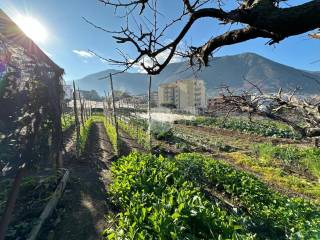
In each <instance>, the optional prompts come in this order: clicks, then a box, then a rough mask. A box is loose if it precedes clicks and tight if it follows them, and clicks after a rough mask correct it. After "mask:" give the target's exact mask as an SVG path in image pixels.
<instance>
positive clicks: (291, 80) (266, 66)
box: [76, 53, 320, 96]
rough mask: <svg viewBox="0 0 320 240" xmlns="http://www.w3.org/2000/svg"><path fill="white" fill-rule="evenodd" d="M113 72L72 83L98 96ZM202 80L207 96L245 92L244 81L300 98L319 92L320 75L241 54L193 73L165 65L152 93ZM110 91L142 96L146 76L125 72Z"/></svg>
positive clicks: (183, 64)
mask: <svg viewBox="0 0 320 240" xmlns="http://www.w3.org/2000/svg"><path fill="white" fill-rule="evenodd" d="M115 72H117V70H115V69H107V70H104V71H100V72H97V73H93V74H89V75H87V76H85V77H83V78H81V79H78V80H76V81H77V83H78V84H79V87H80V88H81V89H83V90H91V89H94V90H97V91H98V92H99V94H100V95H103V94H104V93H103V91H104V90H106V91H109V86H108V85H109V84H107V80H105V81H104V80H98V79H99V78H101V77H104V76H107V75H109V73H115ZM192 78H193V79H194V78H199V79H203V80H204V81H205V82H206V89H207V93H208V95H209V96H210V95H215V94H216V93H217V91H218V89H219V87H221V86H222V85H228V86H230V87H231V88H238V89H243V88H248V87H249V84H248V81H250V82H253V83H254V84H257V85H259V86H260V87H261V88H262V89H263V90H265V91H268V92H275V91H278V89H279V88H280V87H281V88H283V89H284V90H288V91H289V90H290V89H294V88H296V87H300V88H302V91H301V92H302V93H303V94H316V93H319V92H320V72H310V71H306V70H302V69H297V68H294V67H290V66H287V65H284V64H281V63H278V62H275V61H272V60H270V59H268V58H265V57H263V56H260V55H258V54H255V53H242V54H237V55H228V56H223V57H215V58H213V59H212V60H211V61H210V65H209V66H208V67H205V68H203V69H202V70H201V71H199V72H196V73H195V74H194V72H193V71H192V70H191V69H190V68H188V64H187V62H177V63H171V64H169V65H168V66H167V67H166V68H165V69H164V70H163V71H162V72H161V74H159V75H156V76H153V80H152V85H153V87H152V89H153V90H156V89H157V86H158V85H159V84H160V83H165V82H172V81H175V80H179V79H192ZM113 79H114V88H115V89H117V90H122V91H127V92H130V93H132V94H142V93H146V91H147V79H148V76H147V75H146V74H144V73H130V72H125V73H121V74H117V75H114V77H113Z"/></svg>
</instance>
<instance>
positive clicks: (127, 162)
mask: <svg viewBox="0 0 320 240" xmlns="http://www.w3.org/2000/svg"><path fill="white" fill-rule="evenodd" d="M112 173H113V177H114V182H113V184H112V185H111V187H110V191H111V194H112V197H113V200H114V202H115V203H116V205H118V206H119V208H120V210H121V212H120V214H119V215H118V218H117V224H116V226H115V227H113V228H109V229H107V230H106V231H105V233H106V234H107V235H108V237H109V239H123V238H124V237H125V236H126V237H127V238H128V239H253V238H258V239H319V237H320V209H319V206H317V205H315V204H313V203H311V202H308V201H306V200H303V199H300V198H288V197H286V196H283V195H280V194H279V193H276V192H274V191H272V190H270V189H269V188H268V187H267V186H266V185H265V184H264V183H262V182H261V181H259V180H258V179H257V178H255V177H254V176H252V175H250V174H248V173H246V172H243V171H240V170H236V169H234V168H233V167H231V166H229V165H227V164H225V163H223V162H220V161H217V160H214V159H212V158H210V157H205V156H203V155H200V154H180V155H178V156H176V157H175V158H174V159H167V158H163V157H161V156H160V157H155V156H151V155H140V154H137V153H133V154H131V155H129V156H127V157H124V158H121V159H119V160H118V161H117V162H114V163H113V165H112ZM207 188H209V189H210V188H211V189H215V191H220V192H221V193H223V194H224V196H227V197H228V198H230V199H232V200H233V201H234V202H235V203H237V204H238V205H240V206H241V207H242V209H244V210H243V212H242V213H240V214H238V215H234V214H232V213H230V212H228V211H227V210H225V209H224V208H223V207H222V205H221V204H219V202H213V201H212V200H208V198H207V197H206V196H205V195H203V191H204V189H207Z"/></svg>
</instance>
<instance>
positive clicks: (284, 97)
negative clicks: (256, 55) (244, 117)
mask: <svg viewBox="0 0 320 240" xmlns="http://www.w3.org/2000/svg"><path fill="white" fill-rule="evenodd" d="M254 89H255V91H249V90H245V91H242V92H241V93H239V92H238V93H236V92H234V91H232V90H231V89H230V88H228V87H225V88H224V89H223V91H222V92H221V98H222V101H223V103H224V104H225V105H226V106H232V107H233V108H234V109H236V110H237V111H239V112H245V113H249V115H250V116H252V115H258V116H262V117H265V118H269V119H272V120H276V121H280V122H283V123H285V124H288V125H289V126H291V127H292V128H293V129H294V130H295V131H297V132H298V133H299V134H301V136H302V137H319V136H320V100H319V99H316V98H310V99H306V98H303V99H301V98H299V97H297V96H296V92H297V90H298V89H294V90H292V91H291V92H288V93H284V92H283V90H282V89H280V90H279V92H278V93H276V94H268V93H264V92H263V91H262V90H261V89H260V88H259V87H258V86H256V85H254Z"/></svg>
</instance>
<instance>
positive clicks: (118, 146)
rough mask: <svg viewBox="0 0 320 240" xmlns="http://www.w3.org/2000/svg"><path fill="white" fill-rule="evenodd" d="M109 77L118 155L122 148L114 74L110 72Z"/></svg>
mask: <svg viewBox="0 0 320 240" xmlns="http://www.w3.org/2000/svg"><path fill="white" fill-rule="evenodd" d="M109 77H110V87H111V96H112V114H113V122H114V126H115V128H116V143H117V152H116V155H118V154H119V148H120V144H119V129H118V121H117V116H116V105H115V101H114V92H113V81H112V75H111V73H110V75H109Z"/></svg>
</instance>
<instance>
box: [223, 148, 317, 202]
mask: <svg viewBox="0 0 320 240" xmlns="http://www.w3.org/2000/svg"><path fill="white" fill-rule="evenodd" d="M226 156H228V157H230V158H231V159H232V160H233V161H234V162H235V163H236V164H237V165H240V166H242V167H244V168H248V169H250V170H251V171H253V172H255V173H257V174H259V175H260V177H261V178H262V179H263V180H265V181H267V182H270V183H272V184H276V185H277V186H279V187H281V188H284V189H289V190H291V191H293V192H297V193H301V194H304V195H307V196H309V197H312V198H314V199H315V200H317V201H319V200H320V184H318V183H315V182H312V181H310V180H307V179H305V178H302V177H299V176H296V175H293V174H288V173H287V172H285V171H284V170H283V169H282V168H281V167H278V166H277V165H276V164H274V162H272V161H275V160H274V159H272V160H266V159H267V158H265V157H261V158H260V157H258V158H255V157H252V156H248V155H246V154H244V153H240V152H233V153H226ZM272 163H273V164H272Z"/></svg>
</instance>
